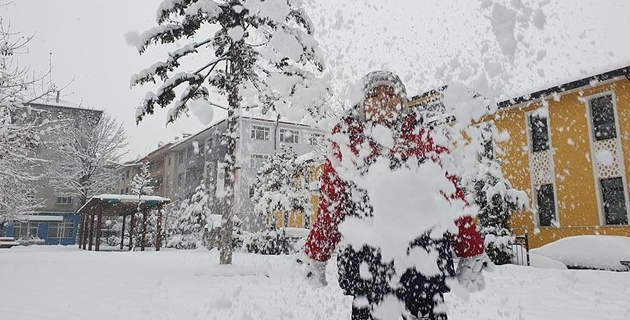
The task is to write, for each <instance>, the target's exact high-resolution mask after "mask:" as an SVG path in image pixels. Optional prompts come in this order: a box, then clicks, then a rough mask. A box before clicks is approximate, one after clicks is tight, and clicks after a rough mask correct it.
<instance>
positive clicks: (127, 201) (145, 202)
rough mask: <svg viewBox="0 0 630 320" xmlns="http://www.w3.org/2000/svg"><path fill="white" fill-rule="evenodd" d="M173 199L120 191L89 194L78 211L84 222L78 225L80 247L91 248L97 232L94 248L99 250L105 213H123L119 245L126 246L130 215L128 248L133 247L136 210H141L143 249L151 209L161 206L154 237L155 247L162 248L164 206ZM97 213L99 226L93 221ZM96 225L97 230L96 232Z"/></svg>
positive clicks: (120, 214)
mask: <svg viewBox="0 0 630 320" xmlns="http://www.w3.org/2000/svg"><path fill="white" fill-rule="evenodd" d="M170 202H171V200H170V199H167V198H162V197H157V196H137V195H120V194H102V195H98V196H94V197H92V198H90V200H89V201H88V202H86V203H85V204H84V205H83V206H82V207H81V208H80V209H79V211H77V212H78V214H79V216H80V217H81V225H80V228H79V248H82V249H83V250H90V251H91V250H92V242H93V241H94V238H95V237H94V233H96V244H95V248H94V250H95V251H100V246H101V229H102V227H103V215H106V216H114V215H115V216H122V217H123V224H122V231H121V237H120V238H121V239H120V249H121V250H122V249H123V248H124V239H125V217H126V216H129V215H130V216H131V221H130V224H131V226H130V228H131V229H130V230H129V249H131V248H132V243H133V233H134V225H135V220H134V219H135V216H136V213H138V212H142V231H141V232H142V233H141V234H142V241H141V246H140V250H142V251H144V248H145V238H146V233H147V217H148V212H149V211H150V210H153V209H156V208H157V210H158V219H157V225H156V228H157V230H156V231H157V232H156V239H155V250H156V251H159V250H160V247H161V244H162V239H161V233H162V207H163V205H165V204H168V203H170ZM95 216H96V226H95V225H94V224H95V223H94V217H95ZM95 229H96V232H95Z"/></svg>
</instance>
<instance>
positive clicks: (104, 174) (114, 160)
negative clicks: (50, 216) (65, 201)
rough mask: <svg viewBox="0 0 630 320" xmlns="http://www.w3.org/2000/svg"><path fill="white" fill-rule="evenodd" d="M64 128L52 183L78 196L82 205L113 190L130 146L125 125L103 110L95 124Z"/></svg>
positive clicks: (53, 165)
mask: <svg viewBox="0 0 630 320" xmlns="http://www.w3.org/2000/svg"><path fill="white" fill-rule="evenodd" d="M64 131H65V132H64V138H63V139H61V141H58V146H57V148H58V154H59V159H56V161H55V163H54V164H52V166H51V167H52V168H51V173H50V179H51V184H52V185H53V186H54V187H55V189H56V190H57V191H59V192H60V193H65V194H68V195H72V196H76V197H78V199H79V202H80V204H81V205H82V204H84V203H85V202H86V201H87V199H89V197H91V196H93V195H96V194H99V193H104V192H110V191H112V190H113V188H114V186H115V182H116V179H117V178H118V175H117V173H116V169H117V167H118V166H119V164H120V163H121V160H122V157H123V156H124V155H125V148H126V146H127V136H126V133H125V130H124V128H123V125H122V124H121V123H119V122H118V121H117V120H116V119H115V118H112V117H111V116H110V115H108V114H107V113H103V115H102V116H101V118H100V121H98V123H97V124H96V125H86V124H81V123H74V125H72V126H68V127H66V128H65V129H64Z"/></svg>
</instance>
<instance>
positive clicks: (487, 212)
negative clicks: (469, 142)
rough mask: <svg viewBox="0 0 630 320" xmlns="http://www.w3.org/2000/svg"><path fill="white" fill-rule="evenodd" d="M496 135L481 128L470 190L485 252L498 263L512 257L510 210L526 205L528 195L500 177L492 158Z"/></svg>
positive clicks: (522, 207) (515, 210) (497, 167)
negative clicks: (474, 177) (478, 150)
mask: <svg viewBox="0 0 630 320" xmlns="http://www.w3.org/2000/svg"><path fill="white" fill-rule="evenodd" d="M493 133H494V135H497V134H498V133H497V132H496V129H494V127H491V126H488V127H487V128H484V129H482V131H481V139H480V141H481V149H482V150H483V151H482V152H481V153H480V154H479V165H478V166H477V168H478V169H479V171H478V172H477V177H476V179H475V181H474V182H473V183H474V185H473V186H474V187H473V190H472V193H471V196H472V199H473V201H474V203H475V204H476V205H477V206H479V214H478V215H477V218H478V219H479V223H478V228H479V233H480V234H481V236H482V237H483V238H484V242H485V245H486V253H487V254H488V256H489V257H490V259H491V260H492V261H493V262H494V263H495V264H498V265H501V264H507V263H511V262H512V260H513V253H512V248H511V247H510V245H511V243H512V242H513V240H514V235H513V234H512V230H511V228H510V219H511V217H512V213H513V212H520V211H522V210H523V209H525V208H526V206H527V201H528V197H527V194H526V193H525V192H523V191H520V190H516V189H513V188H512V185H511V184H510V182H509V181H508V180H507V179H506V178H505V177H504V176H503V172H502V171H501V165H500V163H499V161H498V160H497V159H496V158H495V157H494V145H493V140H492V136H493Z"/></svg>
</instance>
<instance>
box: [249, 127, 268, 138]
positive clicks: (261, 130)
mask: <svg viewBox="0 0 630 320" xmlns="http://www.w3.org/2000/svg"><path fill="white" fill-rule="evenodd" d="M250 137H251V138H252V139H254V140H264V141H269V140H271V133H270V129H269V127H261V126H252V131H251V136H250Z"/></svg>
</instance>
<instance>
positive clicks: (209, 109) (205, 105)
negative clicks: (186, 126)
mask: <svg viewBox="0 0 630 320" xmlns="http://www.w3.org/2000/svg"><path fill="white" fill-rule="evenodd" d="M188 107H189V109H190V111H192V113H193V114H194V115H195V116H196V117H197V119H198V120H199V122H201V124H203V125H208V124H210V122H212V120H213V119H214V106H212V105H211V104H210V103H209V102H208V101H206V100H203V99H197V100H193V101H192V102H190V104H189V106H188Z"/></svg>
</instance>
